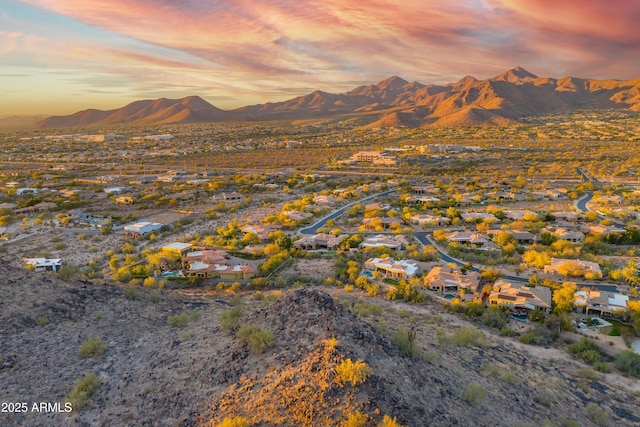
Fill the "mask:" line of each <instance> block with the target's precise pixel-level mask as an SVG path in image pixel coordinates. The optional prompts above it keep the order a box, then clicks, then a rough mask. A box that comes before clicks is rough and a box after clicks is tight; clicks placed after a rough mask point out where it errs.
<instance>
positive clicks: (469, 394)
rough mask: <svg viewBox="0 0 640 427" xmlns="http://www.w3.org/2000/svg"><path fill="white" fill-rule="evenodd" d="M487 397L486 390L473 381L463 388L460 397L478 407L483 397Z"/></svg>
mask: <svg viewBox="0 0 640 427" xmlns="http://www.w3.org/2000/svg"><path fill="white" fill-rule="evenodd" d="M486 397H487V392H486V391H485V390H484V388H483V387H482V386H481V385H480V384H478V383H477V382H475V381H471V382H470V383H469V384H467V386H466V387H465V388H464V391H463V392H462V398H463V399H464V400H466V401H467V403H469V404H470V405H472V406H475V407H478V406H480V405H482V402H484V399H485V398H486Z"/></svg>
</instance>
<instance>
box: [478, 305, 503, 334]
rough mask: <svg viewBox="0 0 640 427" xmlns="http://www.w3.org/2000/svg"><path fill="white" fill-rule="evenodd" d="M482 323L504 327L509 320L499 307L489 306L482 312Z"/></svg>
mask: <svg viewBox="0 0 640 427" xmlns="http://www.w3.org/2000/svg"><path fill="white" fill-rule="evenodd" d="M482 324H483V325H485V326H488V327H490V328H495V329H502V328H504V327H505V326H506V325H507V321H506V319H505V317H504V314H503V313H502V311H501V310H500V309H499V308H496V307H489V308H488V309H487V310H486V311H485V312H484V313H482Z"/></svg>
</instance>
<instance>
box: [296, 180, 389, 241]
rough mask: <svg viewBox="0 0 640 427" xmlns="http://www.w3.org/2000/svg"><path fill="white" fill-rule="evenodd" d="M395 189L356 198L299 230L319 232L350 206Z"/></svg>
mask: <svg viewBox="0 0 640 427" xmlns="http://www.w3.org/2000/svg"><path fill="white" fill-rule="evenodd" d="M395 191H396V189H395V188H392V189H391V190H387V191H383V192H382V193H378V194H374V195H372V196H368V197H365V198H362V199H360V200H356V201H355V202H351V203H349V204H348V205H345V206H343V207H341V208H340V209H338V210H335V211H333V212H332V213H331V214H329V215H328V216H325V217H324V218H322V219H321V220H320V221H318V222H316V223H315V224H313V225H311V226H309V227H307V228H301V229H300V230H299V231H298V232H299V233H300V234H307V235H314V234H318V229H320V228H322V227H324V226H325V225H327V221H329V220H330V219H336V218H337V217H339V216H340V215H342V214H343V213H344V212H345V211H346V210H347V209H349V208H350V207H352V206H353V205H355V204H356V203H360V202H367V201H369V200H373V199H375V198H376V197H381V196H386V195H388V194H391V193H394V192H395Z"/></svg>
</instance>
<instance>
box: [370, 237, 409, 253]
mask: <svg viewBox="0 0 640 427" xmlns="http://www.w3.org/2000/svg"><path fill="white" fill-rule="evenodd" d="M408 244H409V242H408V241H407V238H406V237H405V236H403V235H400V234H398V235H384V234H379V235H377V236H370V237H365V239H364V241H363V242H362V243H360V245H359V246H358V248H360V249H366V248H381V247H385V248H389V249H393V250H395V251H399V250H404V249H406V247H407V245H408Z"/></svg>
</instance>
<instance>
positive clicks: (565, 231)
mask: <svg viewBox="0 0 640 427" xmlns="http://www.w3.org/2000/svg"><path fill="white" fill-rule="evenodd" d="M545 231H547V232H549V233H551V234H553V235H554V236H555V237H556V238H557V239H558V240H566V241H568V242H571V243H582V242H584V237H585V236H584V233H583V232H582V231H579V230H572V229H570V228H566V227H553V226H548V227H545Z"/></svg>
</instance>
